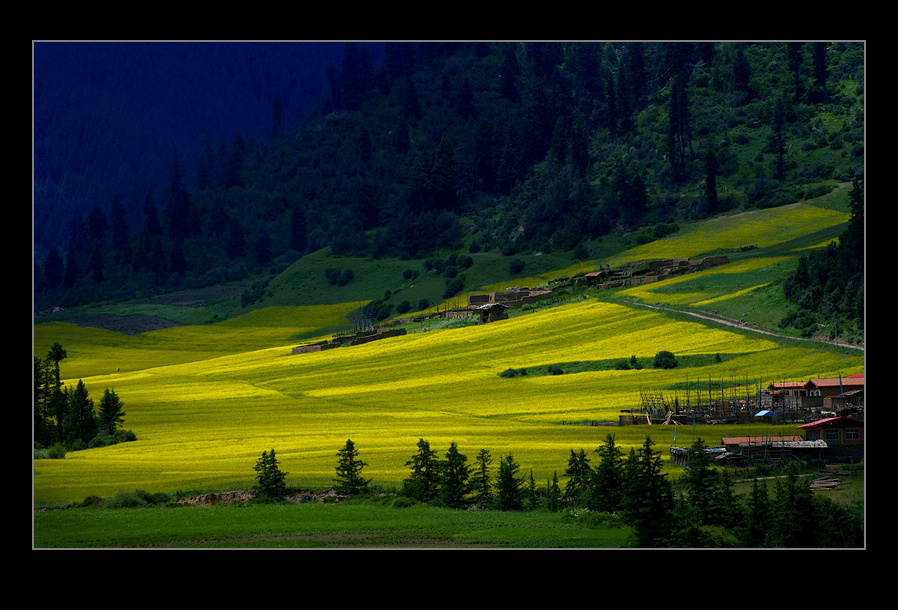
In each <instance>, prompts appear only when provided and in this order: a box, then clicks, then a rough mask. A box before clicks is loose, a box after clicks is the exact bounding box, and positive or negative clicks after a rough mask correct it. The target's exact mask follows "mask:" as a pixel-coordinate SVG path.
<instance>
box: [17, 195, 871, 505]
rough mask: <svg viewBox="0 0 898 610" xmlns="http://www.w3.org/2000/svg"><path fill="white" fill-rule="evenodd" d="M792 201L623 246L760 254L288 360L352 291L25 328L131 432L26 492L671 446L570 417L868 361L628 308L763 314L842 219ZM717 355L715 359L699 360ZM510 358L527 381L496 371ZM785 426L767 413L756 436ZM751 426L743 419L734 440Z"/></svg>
mask: <svg viewBox="0 0 898 610" xmlns="http://www.w3.org/2000/svg"><path fill="white" fill-rule="evenodd" d="M787 208H789V209H778V210H768V211H765V212H759V213H757V214H758V216H757V217H752V224H751V227H750V229H747V228H745V227H746V225H745V224H742V223H744V222H745V219H744V218H742V219H741V220H740V219H737V218H736V217H731V219H730V220H720V221H719V222H720V223H721V224H720V225H718V226H717V227H716V228H713V227H711V228H706V229H702V228H701V225H700V226H699V227H698V228H695V229H694V230H693V229H690V230H689V231H684V234H683V235H682V236H681V237H678V238H674V239H671V240H662V241H661V242H653V243H652V244H647V245H646V246H645V247H640V248H634V249H633V250H632V251H629V252H628V253H626V254H625V255H621V256H619V257H618V259H617V260H618V261H623V260H624V259H630V260H637V259H645V258H656V257H672V256H677V257H680V256H693V255H701V254H704V253H706V252H710V251H711V250H714V249H720V248H724V247H728V248H739V247H740V246H743V245H746V244H749V243H750V244H754V245H756V246H757V247H758V250H757V251H756V252H753V256H745V257H734V259H733V262H731V263H730V264H728V265H723V266H720V267H718V268H714V269H711V270H707V271H705V272H701V273H696V274H692V275H689V276H683V277H681V278H674V279H671V280H667V281H665V282H658V283H656V284H650V285H647V286H640V287H634V288H630V289H626V290H622V291H618V292H617V293H616V294H609V295H607V298H606V296H605V295H595V296H593V297H592V298H587V299H583V300H577V301H574V302H570V303H568V304H564V305H558V306H554V307H547V308H544V309H540V310H538V311H534V312H530V313H526V314H525V315H520V316H515V317H512V318H511V319H509V320H504V321H501V322H494V323H490V324H486V325H480V326H468V327H464V328H456V329H451V330H440V331H430V332H414V333H409V334H407V335H405V336H402V337H396V338H391V339H384V340H381V341H376V342H373V343H369V344H366V345H360V346H355V347H346V348H340V349H335V350H330V351H326V352H318V353H308V354H299V355H292V354H291V348H292V347H293V346H294V345H297V344H299V343H303V342H306V341H308V340H310V339H313V338H315V337H316V336H320V337H321V338H328V337H329V335H330V333H332V332H333V329H334V328H336V327H339V326H340V324H341V323H342V321H344V320H345V318H346V316H347V314H348V313H349V312H350V311H352V310H353V309H354V308H355V307H357V306H358V303H350V304H334V305H307V306H281V307H268V308H264V309H259V310H256V311H252V312H250V313H248V314H246V315H243V316H239V317H235V318H232V319H230V320H227V321H224V322H219V323H216V324H207V325H202V326H190V325H185V326H179V327H173V328H164V329H160V330H155V331H151V332H144V333H139V334H135V335H123V334H119V333H115V332H112V331H108V330H100V329H95V328H85V327H80V326H75V325H72V324H64V323H59V322H54V323H50V324H37V325H35V327H34V353H35V354H36V355H43V354H45V353H46V351H47V349H48V348H49V346H50V345H52V343H53V342H59V343H61V344H62V345H63V347H64V348H65V349H66V350H67V353H68V358H67V359H65V360H63V361H62V363H61V367H62V374H63V377H64V378H65V379H64V380H65V382H66V383H67V384H73V383H75V382H77V380H78V379H82V380H83V381H84V383H85V385H86V386H87V388H88V391H89V392H90V393H91V396H92V397H93V398H94V399H95V400H98V399H99V397H100V396H102V393H103V390H104V389H106V388H109V389H114V391H115V392H116V393H117V394H118V396H119V397H120V398H121V400H122V401H123V402H124V411H125V427H126V428H127V429H130V430H133V431H134V432H135V434H136V435H137V438H138V440H137V441H136V442H130V443H123V444H119V445H115V446H111V447H104V448H97V449H88V450H84V451H77V452H70V453H68V454H67V456H66V458H65V459H64V460H36V461H35V462H34V479H33V483H34V500H35V502H36V503H37V504H53V503H64V502H71V501H80V500H82V499H84V498H85V497H86V496H88V495H98V496H103V497H108V496H112V495H115V494H116V493H117V492H119V491H133V490H135V489H141V490H145V491H149V492H159V491H162V492H171V491H185V492H187V491H209V490H211V491H215V490H227V489H240V488H247V487H249V486H251V485H252V484H253V470H252V467H253V464H254V463H255V461H256V459H258V457H259V456H260V455H261V454H262V452H263V451H267V450H269V449H271V448H275V449H276V450H277V455H278V459H279V461H280V463H281V467H282V469H283V470H284V471H286V472H287V473H288V474H287V482H288V484H290V485H295V486H309V487H316V486H328V485H330V484H331V483H332V480H333V478H334V476H335V472H334V467H335V465H336V460H337V458H336V453H337V451H338V450H339V449H340V448H341V447H342V446H343V444H344V443H345V441H346V439H347V438H351V439H352V440H353V442H354V443H355V445H356V447H357V448H358V449H359V451H360V453H361V457H362V459H363V460H364V461H365V462H367V463H368V467H367V468H366V472H365V474H366V476H368V477H371V478H373V479H374V482H375V483H383V484H387V485H389V484H397V485H398V484H399V482H400V481H401V480H402V479H403V478H405V477H406V476H407V474H408V471H407V468H406V467H405V462H406V461H407V460H408V459H409V458H410V457H411V455H412V454H414V453H415V451H416V447H415V444H416V443H417V441H418V439H420V438H426V439H428V440H429V441H430V443H431V446H432V447H434V448H435V449H436V450H437V451H438V452H444V451H445V450H446V449H448V447H449V444H450V443H451V442H453V441H454V442H457V443H458V446H459V449H460V450H461V452H462V453H465V454H467V455H468V456H469V458H471V459H473V456H474V455H476V453H477V451H478V450H480V449H481V448H486V449H489V450H490V451H491V452H492V455H493V456H494V459H495V460H496V461H497V462H498V459H499V458H500V457H501V456H504V455H507V454H513V455H514V458H515V460H516V461H518V462H519V463H520V464H521V467H522V470H523V471H524V472H525V473H529V471H530V470H531V469H532V471H533V475H534V477H535V479H536V480H537V481H539V482H545V481H546V480H547V479H549V478H551V477H552V474H553V473H554V472H557V473H559V476H560V475H561V473H562V472H563V470H564V468H565V466H566V462H567V457H568V455H569V452H570V450H571V449H575V450H579V449H580V448H583V449H586V450H587V451H590V452H591V451H592V450H593V449H595V448H596V447H598V446H599V445H600V444H601V442H602V440H603V439H604V438H605V436H606V435H607V434H608V433H609V432H614V433H615V435H616V439H617V442H618V444H621V445H623V446H624V448H625V449H626V450H629V447H631V446H632V447H635V446H638V445H639V444H641V443H642V441H643V440H644V439H645V435H646V434H651V435H652V437H653V439H654V440H655V441H656V443H657V449H659V450H660V451H661V452H662V455H665V454H666V452H667V447H669V445H670V444H671V443H672V442H673V436H674V435H673V430H672V429H671V428H670V427H662V426H652V427H649V426H623V427H615V428H608V427H603V426H587V425H571V424H577V423H582V422H587V421H592V422H596V421H598V422H616V421H617V420H618V415H619V413H620V410H621V409H626V408H634V407H637V406H639V395H640V392H641V391H654V390H664V389H665V388H669V387H672V386H675V385H677V384H682V383H683V382H684V381H686V380H687V379H709V378H713V379H728V378H735V379H748V380H751V381H752V382H757V383H760V384H763V385H766V384H767V383H769V382H770V381H773V380H784V379H799V380H801V379H807V378H810V377H825V376H836V375H839V374H841V375H851V374H854V373H859V372H863V370H864V356H863V352H859V351H849V350H840V349H835V348H832V347H831V346H826V345H822V344H819V345H818V344H814V343H807V344H800V343H798V342H789V341H782V340H779V339H775V338H773V337H768V336H764V335H751V334H747V333H744V332H740V331H739V330H737V329H726V328H724V327H718V326H715V325H707V324H705V323H703V322H702V321H700V320H698V319H695V321H690V320H688V319H685V318H684V317H682V316H670V315H667V314H665V313H664V312H662V311H659V310H650V309H646V308H645V307H640V306H636V304H635V303H636V302H638V303H650V304H651V303H667V304H671V305H675V306H678V307H683V308H694V309H701V308H707V309H715V308H718V307H721V308H722V307H724V306H726V307H729V308H730V309H729V311H731V312H737V311H739V310H740V309H744V310H748V311H766V310H768V309H769V310H772V311H776V310H777V307H776V306H770V307H768V306H766V305H765V306H764V307H760V306H757V307H756V306H754V305H753V303H754V304H757V301H752V300H751V299H758V298H761V297H759V296H758V295H761V296H763V297H764V298H775V292H774V291H771V292H766V293H765V286H766V285H767V283H768V282H770V281H772V280H771V279H770V278H776V277H781V276H782V274H783V273H785V272H787V271H788V265H790V264H794V257H795V256H796V255H797V254H796V252H795V250H797V249H798V248H799V247H806V246H807V245H808V243H807V239H810V240H812V241H814V243H818V242H823V243H825V240H824V239H818V238H819V237H820V235H824V234H826V232H827V231H830V230H832V228H833V227H837V226H838V225H839V224H841V223H844V221H845V219H846V216H845V214H844V213H843V212H833V211H831V210H826V209H821V208H814V207H813V206H807V205H804V204H797V205H796V206H787ZM781 225H782V226H781ZM706 226H707V225H706ZM711 235H713V236H714V237H713V239H712V238H711ZM749 235H751V236H753V237H754V239H749ZM801 235H804V236H805V237H806V240H804V241H802V240H799V239H798V237H799V236H801ZM796 240H797V241H796ZM662 242H666V243H662ZM519 282H520V281H519ZM780 292H781V291H780ZM764 295H766V296H764ZM628 301H629V303H628ZM142 313H143V314H144V315H146V314H147V311H143V312H142ZM300 338H301V340H300ZM661 350H668V351H671V352H673V353H674V354H675V355H677V356H678V357H682V360H683V362H684V363H685V364H684V365H682V366H680V367H678V368H676V369H671V370H660V369H653V368H651V367H646V368H643V369H641V370H615V369H613V368H608V367H606V368H604V369H602V370H589V371H585V372H579V373H571V374H564V375H545V374H543V375H539V374H536V373H537V372H540V371H543V370H545V369H546V368H547V367H548V366H549V365H552V364H558V363H575V362H585V361H614V360H618V359H629V358H630V357H631V356H633V355H636V356H637V357H639V358H651V357H652V356H654V354H656V353H657V352H658V351H661ZM716 354H720V355H721V356H722V361H721V362H716V361H714V359H713V358H699V356H713V355H716ZM509 368H516V369H521V368H523V369H527V370H528V371H530V374H528V375H525V376H520V377H515V378H504V377H500V375H499V374H500V373H501V372H503V371H505V370H506V369H509ZM727 428H728V427H727V426H713V427H708V428H707V429H705V430H698V434H699V435H703V436H704V437H705V438H707V439H709V442H710V443H712V444H716V443H718V442H719V438H720V437H722V436H726V435H728V434H733V433H734V431H733V430H731V429H730V430H728V429H727ZM779 431H780V430H779V429H777V430H770V427H769V426H766V427H764V430H763V432H762V433H768V432H774V433H778V432H779ZM787 431H788V432H789V433H791V432H792V428H791V427H787ZM690 432H691V431H690ZM746 433H747V432H746V429H745V427H744V426H743V427H741V428H739V430H738V434H739V435H744V434H746ZM680 440H681V442H682V438H681V439H680Z"/></svg>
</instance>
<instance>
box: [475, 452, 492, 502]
mask: <svg viewBox="0 0 898 610" xmlns="http://www.w3.org/2000/svg"><path fill="white" fill-rule="evenodd" d="M492 461H493V458H492V456H491V455H490V451H489V449H481V450H480V451H479V452H478V453H477V458H476V459H475V461H474V464H475V466H474V477H473V480H472V488H473V491H474V492H475V493H476V497H475V500H474V501H475V502H476V504H477V506H479V507H480V508H485V507H487V506H489V505H490V504H491V503H492V500H493V484H492V481H491V479H490V471H489V468H490V464H491V463H492Z"/></svg>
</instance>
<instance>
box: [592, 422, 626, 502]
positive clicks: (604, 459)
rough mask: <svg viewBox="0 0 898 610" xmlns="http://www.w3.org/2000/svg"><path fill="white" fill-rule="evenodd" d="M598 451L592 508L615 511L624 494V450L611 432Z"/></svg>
mask: <svg viewBox="0 0 898 610" xmlns="http://www.w3.org/2000/svg"><path fill="white" fill-rule="evenodd" d="M596 453H597V454H598V456H599V463H598V464H597V465H596V467H595V470H594V475H593V483H592V488H593V491H592V493H591V494H590V501H591V505H590V508H591V509H593V510H597V511H604V512H609V513H613V512H615V511H617V509H618V508H619V506H620V504H621V501H622V495H623V485H624V480H623V472H622V469H623V460H624V456H623V451H622V450H621V448H620V447H619V446H618V445H616V444H615V440H614V435H613V434H610V433H609V434H608V436H606V437H605V441H604V442H603V443H602V445H601V446H600V447H599V448H598V449H596Z"/></svg>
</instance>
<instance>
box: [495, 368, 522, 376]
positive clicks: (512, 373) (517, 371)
mask: <svg viewBox="0 0 898 610" xmlns="http://www.w3.org/2000/svg"><path fill="white" fill-rule="evenodd" d="M526 374H527V369H506V370H504V371H502V372H501V373H499V377H520V376H522V375H526Z"/></svg>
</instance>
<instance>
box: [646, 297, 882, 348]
mask: <svg viewBox="0 0 898 610" xmlns="http://www.w3.org/2000/svg"><path fill="white" fill-rule="evenodd" d="M630 304H631V305H638V306H640V307H646V308H648V309H656V310H658V311H669V312H671V313H680V314H684V315H687V316H692V317H693V318H701V319H702V320H708V321H710V322H716V323H717V324H725V325H727V326H732V327H734V328H740V329H742V330H749V331H751V332H754V333H760V334H762V335H770V336H772V337H780V338H781V339H792V340H794V341H809V342H812V343H824V344H826V345H833V346H836V347H847V348H849V349H856V350H858V351H861V352H863V351H864V346H863V345H854V344H852V343H830V342H829V341H824V340H821V339H814V338H806V337H792V336H790V335H783V334H781V333H775V332H773V331H770V330H765V329H763V328H759V327H757V326H754V325H750V324H746V323H745V322H742V321H739V320H733V319H731V318H725V317H723V316H714V315H711V314H706V313H696V312H692V311H682V310H680V309H672V308H670V307H661V306H659V305H649V304H648V303H638V302H633V303H630Z"/></svg>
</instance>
